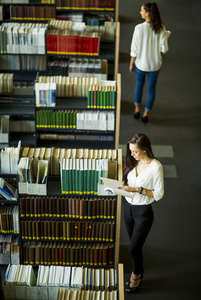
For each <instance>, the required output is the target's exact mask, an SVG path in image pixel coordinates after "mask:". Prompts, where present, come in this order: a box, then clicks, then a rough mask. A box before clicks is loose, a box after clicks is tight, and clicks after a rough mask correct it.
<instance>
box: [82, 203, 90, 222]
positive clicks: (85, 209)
mask: <svg viewBox="0 0 201 300" xmlns="http://www.w3.org/2000/svg"><path fill="white" fill-rule="evenodd" d="M88 201H89V200H88V198H86V199H84V214H83V215H84V219H88Z"/></svg>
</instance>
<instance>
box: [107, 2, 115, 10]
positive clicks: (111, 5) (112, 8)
mask: <svg viewBox="0 0 201 300" xmlns="http://www.w3.org/2000/svg"><path fill="white" fill-rule="evenodd" d="M114 8H115V0H107V1H105V9H106V10H110V11H113V10H114Z"/></svg>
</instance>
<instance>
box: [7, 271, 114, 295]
mask: <svg viewBox="0 0 201 300" xmlns="http://www.w3.org/2000/svg"><path fill="white" fill-rule="evenodd" d="M117 281H118V279H117V271H116V270H115V269H113V268H109V269H103V268H101V269H99V268H97V269H94V268H87V267H85V268H83V267H68V266H67V267H64V266H53V265H51V266H43V265H39V268H38V273H37V276H36V277H35V274H34V272H33V269H32V266H30V265H9V266H8V267H7V270H6V274H5V285H10V286H11V285H20V286H23V285H24V286H38V287H53V286H54V287H66V288H68V289H72V290H74V289H77V290H82V291H84V290H85V291H87V290H92V291H112V290H116V289H117Z"/></svg>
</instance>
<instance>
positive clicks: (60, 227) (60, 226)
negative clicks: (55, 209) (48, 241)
mask: <svg viewBox="0 0 201 300" xmlns="http://www.w3.org/2000/svg"><path fill="white" fill-rule="evenodd" d="M59 236H60V240H63V237H64V235H63V221H59Z"/></svg>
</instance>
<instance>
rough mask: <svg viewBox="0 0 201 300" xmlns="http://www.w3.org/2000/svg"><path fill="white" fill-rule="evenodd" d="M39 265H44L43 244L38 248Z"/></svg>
mask: <svg viewBox="0 0 201 300" xmlns="http://www.w3.org/2000/svg"><path fill="white" fill-rule="evenodd" d="M40 261H41V262H40V263H41V265H44V243H41V248H40Z"/></svg>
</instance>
